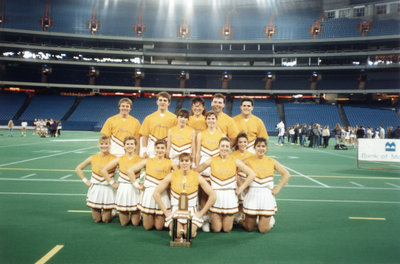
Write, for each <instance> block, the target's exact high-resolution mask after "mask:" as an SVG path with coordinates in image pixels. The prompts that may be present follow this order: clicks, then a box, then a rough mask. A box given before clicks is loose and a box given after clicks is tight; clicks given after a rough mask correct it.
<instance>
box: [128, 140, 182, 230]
mask: <svg viewBox="0 0 400 264" xmlns="http://www.w3.org/2000/svg"><path fill="white" fill-rule="evenodd" d="M155 152H156V156H155V157H154V158H148V159H143V160H141V161H140V162H138V163H136V164H135V165H133V166H132V167H131V168H129V169H128V175H129V177H130V178H131V181H132V182H134V181H135V173H137V172H138V171H140V170H141V169H143V168H145V169H146V176H145V180H144V188H145V189H144V192H143V194H142V197H141V199H140V203H139V205H138V207H139V209H140V211H141V212H142V217H143V227H144V229H146V230H151V229H153V227H155V229H156V230H162V229H163V227H164V222H165V217H164V212H163V211H162V210H161V209H160V207H159V206H158V205H157V204H156V202H155V201H154V199H153V193H154V190H155V188H156V187H157V185H158V184H160V182H161V181H162V180H163V179H164V178H165V177H166V176H167V175H168V174H169V173H170V172H171V171H172V169H174V170H176V169H177V165H176V164H175V163H174V162H172V161H171V160H170V159H167V158H165V154H166V152H167V143H166V142H165V141H164V140H157V141H156V142H155ZM161 196H162V197H161V198H162V199H163V202H164V204H165V205H166V207H167V208H168V209H169V208H171V206H170V201H169V197H168V194H167V192H163V193H162V195H161Z"/></svg>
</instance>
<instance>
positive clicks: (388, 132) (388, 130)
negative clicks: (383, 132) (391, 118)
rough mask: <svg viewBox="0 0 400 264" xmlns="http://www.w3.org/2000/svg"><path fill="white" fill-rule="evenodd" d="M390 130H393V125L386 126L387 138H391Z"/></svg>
mask: <svg viewBox="0 0 400 264" xmlns="http://www.w3.org/2000/svg"><path fill="white" fill-rule="evenodd" d="M392 131H393V127H391V126H390V127H388V128H387V138H392Z"/></svg>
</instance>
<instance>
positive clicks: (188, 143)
mask: <svg viewBox="0 0 400 264" xmlns="http://www.w3.org/2000/svg"><path fill="white" fill-rule="evenodd" d="M193 133H194V129H193V128H191V127H189V126H185V127H184V128H183V129H181V128H179V126H174V127H173V128H171V134H170V139H171V149H170V151H169V158H170V159H171V160H173V161H175V162H176V163H178V157H179V155H180V154H182V153H189V154H191V153H192V143H193Z"/></svg>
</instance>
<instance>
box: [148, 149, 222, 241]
mask: <svg viewBox="0 0 400 264" xmlns="http://www.w3.org/2000/svg"><path fill="white" fill-rule="evenodd" d="M191 165H192V159H191V157H190V154H189V153H182V154H180V155H179V169H178V170H175V171H173V172H172V173H170V174H168V175H167V177H165V178H164V180H162V181H161V183H160V184H159V185H158V186H157V188H156V189H155V191H154V194H153V197H154V200H155V201H156V203H157V204H158V205H159V207H160V208H161V210H162V211H163V212H164V215H165V217H166V222H165V226H166V227H168V226H169V228H170V230H171V228H172V216H173V214H174V212H175V211H176V210H177V209H178V205H179V197H180V194H181V193H183V192H185V193H186V194H187V196H188V207H189V208H188V209H189V211H190V213H191V216H192V237H195V236H196V234H197V232H196V231H197V228H199V227H201V226H202V223H203V220H202V217H203V215H205V214H206V213H207V211H208V210H209V209H210V207H211V205H212V204H214V202H215V200H216V195H215V192H214V191H213V189H211V186H210V185H209V184H208V183H207V181H206V180H205V179H204V178H203V177H201V176H200V175H199V173H198V172H196V171H194V170H192V168H191ZM170 185H171V187H170V190H171V205H172V210H169V209H167V208H166V206H165V204H164V202H163V201H162V199H161V193H163V192H164V191H165V190H166V189H167V188H168V186H170ZM199 185H200V186H201V188H202V189H203V190H204V192H205V193H206V194H207V195H208V200H207V203H206V204H205V206H203V208H202V209H201V211H199V212H198V211H197V208H196V207H197V194H198V190H199ZM186 224H187V220H186V219H179V220H178V228H177V230H179V231H180V230H184V232H186V230H187V227H186ZM184 235H186V234H185V233H184ZM179 236H180V234H179V233H178V237H179Z"/></svg>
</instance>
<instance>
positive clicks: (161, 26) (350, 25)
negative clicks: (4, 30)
mask: <svg viewBox="0 0 400 264" xmlns="http://www.w3.org/2000/svg"><path fill="white" fill-rule="evenodd" d="M141 2H142V1H115V2H108V1H106V2H105V4H99V3H98V4H97V10H96V13H97V14H96V19H97V20H98V22H99V24H100V27H99V30H98V31H97V34H98V35H109V36H113V35H116V36H135V33H134V32H133V27H134V25H135V24H136V23H137V21H138V15H139V7H140V3H141ZM93 3H94V2H93V1H78V0H72V1H62V0H54V1H50V17H51V18H52V19H53V22H54V23H53V25H52V27H51V28H50V29H49V31H50V32H65V33H75V34H89V29H88V26H87V25H88V22H89V21H90V20H91V18H92V10H93ZM4 9H5V10H4V12H5V14H6V16H7V22H6V23H5V25H4V26H5V27H9V28H15V29H28V30H42V29H41V25H40V23H38V22H37V21H38V19H39V17H38V16H39V15H40V17H41V16H43V11H44V9H45V1H42V2H40V4H37V5H32V1H30V0H19V1H7V5H5V6H4ZM228 12H231V13H230V19H229V23H230V26H231V28H232V31H233V37H232V39H233V40H243V39H246V40H259V39H266V36H265V35H264V28H265V27H266V26H267V25H268V23H269V18H270V16H271V15H274V25H275V26H276V28H277V33H276V34H275V35H273V36H272V39H273V40H287V39H310V38H311V37H312V36H311V34H310V33H309V29H310V27H311V25H312V24H313V22H314V21H315V20H317V19H318V17H319V15H320V10H296V11H286V12H285V11H282V10H281V11H278V10H277V11H276V12H274V11H271V9H269V8H265V7H260V6H257V5H242V6H236V7H235V9H233V10H232V9H229V8H215V7H213V6H212V5H206V4H204V5H195V6H194V8H193V9H192V10H191V11H189V12H186V23H187V24H188V25H189V26H190V29H191V37H190V38H191V39H193V40H218V39H221V36H220V34H221V29H222V27H223V25H224V24H225V18H226V15H227V14H228ZM19 14H21V15H19ZM22 14H23V15H22ZM142 15H143V18H142V19H143V20H142V23H143V24H144V25H145V26H146V31H145V32H144V33H143V35H142V37H144V38H169V39H176V38H177V31H178V27H179V26H180V25H181V24H182V18H183V15H184V7H183V5H171V4H170V2H168V1H154V2H151V1H146V4H145V5H144V8H143V11H142ZM360 22H361V19H358V18H356V19H349V18H339V19H331V20H328V21H326V22H322V23H321V25H322V26H323V29H322V33H321V34H320V35H319V38H341V37H357V36H360V32H359V31H358V25H359V23H360ZM399 29H400V28H399V22H398V20H395V19H389V20H383V19H381V20H376V21H373V23H372V28H371V30H370V31H369V32H368V33H367V36H379V35H394V34H396V35H397V34H399Z"/></svg>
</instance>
